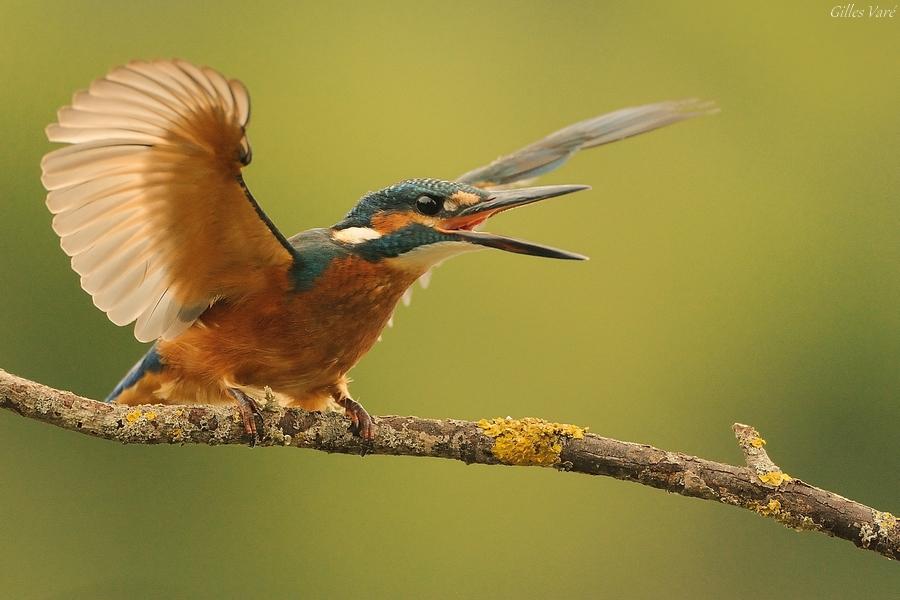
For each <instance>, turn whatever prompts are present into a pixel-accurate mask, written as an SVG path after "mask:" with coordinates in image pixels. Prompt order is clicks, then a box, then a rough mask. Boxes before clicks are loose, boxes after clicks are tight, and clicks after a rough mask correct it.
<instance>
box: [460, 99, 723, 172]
mask: <svg viewBox="0 0 900 600" xmlns="http://www.w3.org/2000/svg"><path fill="white" fill-rule="evenodd" d="M715 112H718V108H716V106H715V104H714V103H713V102H710V101H701V100H697V99H695V98H692V99H689V100H669V101H667V102H658V103H656V104H646V105H644V106H635V107H632V108H623V109H622V110H617V111H615V112H611V113H609V114H605V115H600V116H599V117H594V118H592V119H588V120H586V121H581V122H579V123H575V124H574V125H569V126H568V127H565V128H563V129H560V130H559V131H556V132H554V133H551V134H550V135H548V136H547V137H545V138H543V139H541V140H538V141H537V142H535V143H533V144H531V145H529V146H525V147H524V148H522V149H520V150H518V151H516V152H513V153H512V154H509V155H507V156H501V157H500V158H498V159H497V160H495V161H494V162H492V163H491V164H489V165H486V166H483V167H480V168H478V169H475V170H473V171H469V172H468V173H465V174H464V175H461V176H460V177H459V178H457V181H461V182H463V183H468V184H469V185H474V186H476V187H500V186H508V185H513V184H518V185H522V184H524V183H526V182H527V181H530V180H532V179H534V178H535V177H537V176H538V175H543V174H544V173H548V172H550V171H552V170H553V169H556V168H557V167H559V166H560V165H562V164H563V163H564V162H566V161H567V160H568V159H569V157H571V156H572V155H573V154H575V153H576V152H578V151H579V150H583V149H586V148H593V147H594V146H600V145H602V144H608V143H610V142H615V141H617V140H623V139H625V138H628V137H631V136H634V135H638V134H641V133H645V132H647V131H652V130H654V129H658V128H660V127H665V126H666V125H671V124H672V123H677V122H678V121H683V120H685V119H690V118H692V117H697V116H700V115H708V114H711V113H715Z"/></svg>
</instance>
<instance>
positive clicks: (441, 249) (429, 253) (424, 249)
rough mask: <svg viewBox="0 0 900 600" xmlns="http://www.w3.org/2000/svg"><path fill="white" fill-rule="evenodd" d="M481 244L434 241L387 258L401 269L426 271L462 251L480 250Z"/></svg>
mask: <svg viewBox="0 0 900 600" xmlns="http://www.w3.org/2000/svg"><path fill="white" fill-rule="evenodd" d="M481 249H482V246H478V245H476V244H470V243H468V242H456V241H454V242H435V243H433V244H426V245H424V246H419V247H418V248H414V249H413V250H410V251H409V252H404V253H403V254H401V255H400V256H397V257H394V258H389V259H388V260H389V261H390V262H391V263H393V264H394V265H395V266H397V267H399V268H401V269H409V270H413V271H427V270H428V269H430V268H431V267H434V266H436V265H438V264H440V263H442V262H444V261H445V260H447V259H448V258H450V257H453V256H456V255H457V254H463V253H464V252H473V251H475V250H481Z"/></svg>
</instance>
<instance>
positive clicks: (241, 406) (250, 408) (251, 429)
mask: <svg viewBox="0 0 900 600" xmlns="http://www.w3.org/2000/svg"><path fill="white" fill-rule="evenodd" d="M228 392H229V393H230V394H231V396H232V397H233V398H234V399H235V400H236V401H237V405H238V412H239V413H240V415H241V423H242V424H243V426H244V433H245V434H246V435H247V436H248V437H249V438H250V447H251V448H252V447H254V446H256V443H257V442H258V441H259V433H258V431H259V430H258V429H257V426H256V419H257V417H258V418H259V422H260V423H265V420H264V419H263V414H262V410H261V409H260V407H259V404H257V403H256V401H255V400H254V399H253V398H251V397H250V396H248V395H247V394H245V393H244V392H243V391H241V390H239V389H237V388H231V389H229V390H228Z"/></svg>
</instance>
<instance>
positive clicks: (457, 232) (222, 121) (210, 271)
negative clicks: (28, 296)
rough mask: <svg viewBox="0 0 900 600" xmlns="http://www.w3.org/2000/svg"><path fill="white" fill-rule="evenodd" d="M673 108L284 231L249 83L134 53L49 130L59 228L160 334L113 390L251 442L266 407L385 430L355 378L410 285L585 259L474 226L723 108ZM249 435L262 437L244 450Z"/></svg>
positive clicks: (594, 127) (581, 131) (48, 169)
mask: <svg viewBox="0 0 900 600" xmlns="http://www.w3.org/2000/svg"><path fill="white" fill-rule="evenodd" d="M714 110H715V109H714V107H713V106H712V105H711V104H710V103H705V102H701V101H698V100H693V99H692V100H679V101H666V102H659V103H656V104H648V105H644V106H638V107H633V108H626V109H623V110H619V111H616V112H613V113H610V114H605V115H602V116H598V117H594V118H592V119H588V120H585V121H581V122H579V123H576V124H574V125H570V126H568V127H566V128H564V129H561V130H559V131H556V132H555V133H552V134H550V135H549V136H547V137H545V138H543V139H541V140H539V141H537V142H535V143H533V144H531V145H529V146H526V147H525V148H522V149H520V150H518V151H516V152H514V153H512V154H509V155H507V156H502V157H500V158H498V159H497V160H495V161H493V162H491V163H490V164H488V165H486V166H483V167H480V168H477V169H474V170H472V171H469V172H467V173H465V174H463V175H461V176H459V177H456V178H455V179H452V180H443V179H432V178H420V179H407V180H404V181H401V182H399V183H396V184H394V185H391V186H388V187H385V188H383V189H381V190H378V191H375V192H369V193H366V194H365V195H363V196H362V198H361V199H360V200H359V201H358V202H357V203H356V205H355V206H354V207H353V208H352V209H351V210H350V212H348V213H347V214H346V215H345V216H344V217H343V218H342V219H341V220H339V221H338V222H337V223H336V224H335V225H333V226H331V227H326V228H317V229H310V230H308V231H303V232H301V233H299V234H297V235H295V236H293V237H290V238H288V237H285V236H284V235H283V234H282V233H281V232H280V231H279V230H278V229H277V228H276V227H275V225H274V224H273V223H272V221H271V220H270V219H269V217H268V216H266V214H265V212H263V210H262V208H261V207H260V205H259V204H258V203H257V201H256V199H255V198H254V197H253V195H252V194H251V193H250V190H249V189H248V188H247V185H246V184H245V182H244V179H243V176H242V168H243V167H245V166H247V165H248V164H249V163H250V159H251V149H250V143H249V141H248V138H247V123H248V120H249V117H250V97H249V94H248V93H247V90H246V88H245V87H244V85H243V84H242V83H241V82H240V81H238V80H235V79H227V78H226V77H224V76H223V75H221V74H220V73H219V72H217V71H215V70H213V69H211V68H209V67H204V66H197V65H195V64H192V63H190V62H187V61H183V60H157V61H133V62H130V63H128V64H127V65H125V66H121V67H118V68H115V69H113V70H111V71H110V72H109V73H108V74H107V75H106V76H105V77H102V78H100V79H97V80H95V81H93V82H92V83H91V84H90V86H89V87H88V89H86V90H83V91H79V92H77V93H76V94H75V95H74V97H73V99H72V103H71V105H69V106H66V107H64V108H62V109H60V110H59V112H58V114H57V122H56V123H53V124H51V125H49V126H48V127H47V129H46V134H47V137H48V139H49V140H50V141H51V142H62V143H65V144H69V145H68V146H66V147H63V148H60V149H57V150H54V151H52V152H49V153H48V154H47V155H45V156H44V158H43V160H42V162H41V167H42V178H41V180H42V182H43V184H44V187H45V188H46V189H47V191H48V194H47V199H46V203H47V207H48V208H49V209H50V212H51V213H52V214H53V215H54V216H53V222H52V224H53V230H54V231H55V232H56V233H57V235H58V236H59V237H60V245H61V247H62V249H63V251H65V253H66V254H67V255H68V256H70V257H71V264H72V268H73V269H74V270H75V271H76V272H77V273H78V274H79V275H80V278H81V286H82V288H83V289H84V290H85V291H86V292H87V293H89V294H90V295H91V297H92V299H93V302H94V304H95V305H96V306H97V307H98V308H99V309H100V310H102V311H104V312H105V313H106V314H107V316H108V317H109V319H110V320H111V321H112V322H113V323H115V324H117V325H128V324H130V323H135V325H134V336H135V337H136V338H137V339H138V340H139V341H141V342H153V345H152V346H150V348H149V351H148V352H147V353H146V354H145V355H144V356H143V358H141V359H140V360H139V361H138V362H137V364H136V365H135V366H134V367H133V368H132V369H131V370H130V371H129V372H128V373H127V374H126V375H125V377H124V378H123V379H122V381H121V382H120V383H119V384H118V385H117V386H116V387H115V389H113V391H112V392H111V393H110V394H109V396H108V398H107V401H108V402H116V403H119V404H125V405H137V404H190V403H207V404H223V403H236V404H237V407H238V410H239V414H240V418H241V420H242V423H243V427H244V429H245V431H246V433H247V435H249V436H250V437H251V440H255V439H256V438H257V435H258V434H257V423H256V419H257V418H260V417H261V414H260V410H261V403H263V402H264V401H267V400H266V399H271V398H272V397H274V398H275V400H277V402H278V403H279V404H281V405H284V406H299V407H302V408H304V409H307V410H314V411H321V410H326V409H331V410H337V411H341V410H342V411H344V413H345V414H346V416H347V417H349V421H350V430H351V431H352V432H353V434H355V435H358V436H360V437H361V438H363V440H366V441H368V440H372V439H373V437H374V436H375V433H376V426H375V423H374V421H373V419H372V417H371V416H370V415H369V413H368V412H367V411H366V409H365V408H363V406H362V405H361V404H360V403H359V402H357V401H356V400H354V399H353V397H352V396H351V395H350V392H349V390H348V381H349V380H348V376H347V374H348V372H349V371H350V370H351V369H352V368H353V366H354V365H356V364H357V362H358V361H359V360H360V359H361V358H362V356H363V355H365V354H366V352H368V351H369V349H370V348H371V347H372V346H373V344H375V342H376V341H377V340H378V339H379V337H380V335H381V332H382V330H383V329H384V328H385V326H386V325H387V324H388V323H389V321H390V320H391V318H392V315H393V312H394V309H395V307H396V305H397V304H398V302H399V301H400V300H401V299H402V298H404V295H405V294H407V293H408V290H409V289H410V286H411V285H413V284H414V283H415V282H416V281H417V280H422V281H423V283H424V282H425V281H426V280H427V278H428V277H429V276H430V273H431V269H432V268H433V267H435V266H436V265H438V264H439V263H441V262H442V261H444V260H446V259H448V258H450V257H453V256H455V255H458V254H462V253H465V252H469V251H472V250H477V249H482V248H496V249H499V250H505V251H507V252H513V253H518V254H527V255H532V256H542V257H546V258H554V259H564V260H565V259H568V260H583V259H584V258H585V257H584V256H582V255H580V254H575V253H572V252H567V251H565V250H559V249H556V248H552V247H549V246H544V245H541V244H536V243H532V242H528V241H524V240H520V239H516V238H512V237H506V236H501V235H495V234H492V233H488V232H486V231H483V230H481V229H480V226H481V225H482V224H483V223H484V222H485V221H486V220H488V219H489V218H491V217H493V216H494V215H497V214H499V213H502V212H504V211H507V210H510V209H513V208H517V207H521V206H525V205H527V204H532V203H535V202H539V201H541V200H545V199H548V198H554V197H559V196H563V195H565V194H569V193H572V192H577V191H580V190H586V189H589V188H588V186H584V185H549V186H538V187H523V186H525V185H528V183H529V182H530V181H531V180H533V179H534V178H535V177H537V176H539V175H541V174H544V173H546V172H548V171H551V170H553V169H555V168H557V167H559V166H560V165H561V164H563V163H564V162H566V160H568V159H569V158H570V157H571V156H572V155H573V154H574V153H576V152H577V151H578V150H581V149H585V148H591V147H594V146H599V145H602V144H606V143H609V142H613V141H616V140H620V139H623V138H627V137H630V136H634V135H637V134H640V133H644V132H647V131H650V130H653V129H657V128H659V127H663V126H665V125H669V124H672V123H675V122H678V121H682V120H684V119H688V118H691V117H695V116H698V115H702V114H707V113H710V112H712V111H714ZM251 443H252V442H251Z"/></svg>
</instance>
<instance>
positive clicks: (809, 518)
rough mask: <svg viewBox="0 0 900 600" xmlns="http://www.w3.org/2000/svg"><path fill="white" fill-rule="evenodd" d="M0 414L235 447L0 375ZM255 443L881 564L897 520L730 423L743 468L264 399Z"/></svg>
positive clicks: (895, 541) (101, 432)
mask: <svg viewBox="0 0 900 600" xmlns="http://www.w3.org/2000/svg"><path fill="white" fill-rule="evenodd" d="M0 408H5V409H7V410H10V411H12V412H15V413H18V414H19V415H22V416H23V417H28V418H31V419H37V420H39V421H44V422H46V423H51V424H53V425H56V426H58V427H62V428H63V429H69V430H72V431H77V432H80V433H84V434H88V435H92V436H95V437H100V438H104V439H108V440H116V441H119V442H122V443H125V444H160V443H166V444H211V445H216V444H246V443H247V442H248V440H247V438H246V436H245V434H244V430H243V426H242V422H241V417H240V415H239V413H238V411H237V408H236V407H232V406H225V405H223V406H206V405H182V406H158V405H143V406H137V407H132V406H122V405H117V404H105V403H102V402H97V401H95V400H88V399H86V398H82V397H80V396H76V395H75V394H72V393H70V392H63V391H59V390H56V389H53V388H50V387H47V386H44V385H41V384H39V383H35V382H33V381H29V380H27V379H22V378H20V377H16V376H15V375H11V374H9V373H7V372H5V371H3V370H0ZM262 412H263V416H264V427H262V428H261V429H260V440H259V445H261V446H295V447H297V448H311V449H314V450H323V451H325V452H340V453H344V454H364V453H369V454H393V455H405V456H430V457H433V458H450V459H455V460H461V461H463V462H465V463H478V464H486V465H495V464H508V465H520V466H527V465H531V466H548V467H553V468H556V469H558V470H560V471H571V472H575V473H585V474H588V475H605V476H608V477H614V478H616V479H623V480H626V481H634V482H637V483H641V484H643V485H648V486H651V487H655V488H659V489H663V490H666V491H668V492H672V493H676V494H681V495H682V496H689V497H692V498H702V499H704V500H714V501H718V502H723V503H725V504H730V505H732V506H739V507H742V508H746V509H748V510H752V511H754V512H756V513H758V514H760V515H763V516H766V517H771V518H774V519H775V520H777V521H779V522H780V523H783V524H784V525H786V526H788V527H791V528H793V529H798V530H810V531H819V532H822V533H825V534H828V535H831V536H834V537H838V538H842V539H845V540H849V541H851V542H853V543H854V544H855V545H856V546H858V547H860V548H864V549H867V550H873V551H875V552H878V553H879V554H882V555H884V556H886V557H888V558H891V559H897V558H898V557H900V523H898V522H897V518H896V517H894V516H893V515H891V514H890V513H887V512H881V511H878V510H875V509H872V508H869V507H868V506H865V505H863V504H860V503H858V502H854V501H853V500H848V499H847V498H844V497H842V496H839V495H837V494H835V493H833V492H829V491H827V490H823V489H820V488H817V487H814V486H812V485H809V484H808V483H805V482H803V481H801V480H799V479H795V478H793V477H790V476H789V475H786V474H785V473H784V472H783V471H781V469H779V468H778V467H777V466H776V465H775V464H774V463H773V462H772V461H771V460H770V459H769V457H768V454H767V453H766V451H765V449H764V448H763V446H764V445H765V440H763V439H762V438H761V437H760V436H759V433H758V432H757V431H756V430H755V429H753V428H752V427H749V426H747V425H741V424H735V425H734V432H735V435H736V436H737V440H738V443H739V444H740V447H741V450H742V451H743V453H744V457H745V460H746V462H747V465H748V466H747V467H737V466H732V465H728V464H723V463H717V462H713V461H710V460H705V459H702V458H698V457H696V456H690V455H687V454H681V453H678V452H667V451H665V450H660V449H658V448H654V447H653V446H648V445H645V444H635V443H632V442H621V441H618V440H614V439H610V438H605V437H601V436H599V435H594V434H591V433H586V432H585V431H584V429H582V428H579V427H575V426H573V425H562V424H558V423H548V422H546V421H542V420H540V419H532V418H526V419H493V420H491V421H487V420H482V421H479V422H477V423H476V422H471V421H457V420H453V419H442V420H435V419H421V418H418V417H398V416H384V417H376V418H375V422H376V424H377V426H378V433H377V436H376V438H375V440H374V441H373V442H371V443H363V442H361V441H360V439H359V438H357V437H354V436H352V435H351V434H350V433H349V431H348V421H347V419H346V418H344V417H343V416H341V415H339V414H336V413H312V412H307V411H304V410H301V409H296V408H287V409H286V408H282V407H280V406H278V405H277V404H276V403H274V402H269V403H268V404H267V406H266V407H264V409H263V411H262Z"/></svg>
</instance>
